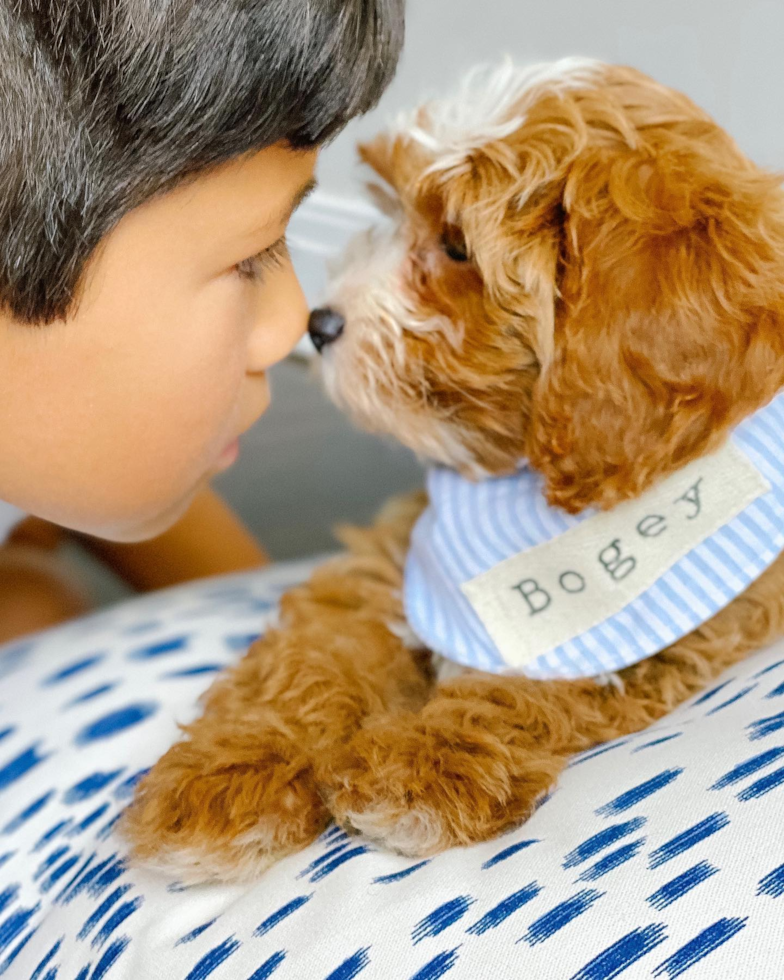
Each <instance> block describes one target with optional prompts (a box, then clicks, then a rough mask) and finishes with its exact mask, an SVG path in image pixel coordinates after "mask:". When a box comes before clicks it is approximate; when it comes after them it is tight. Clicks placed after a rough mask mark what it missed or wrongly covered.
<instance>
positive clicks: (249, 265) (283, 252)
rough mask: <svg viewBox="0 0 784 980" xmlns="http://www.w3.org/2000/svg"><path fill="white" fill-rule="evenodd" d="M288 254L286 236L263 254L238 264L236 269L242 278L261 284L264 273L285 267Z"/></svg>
mask: <svg viewBox="0 0 784 980" xmlns="http://www.w3.org/2000/svg"><path fill="white" fill-rule="evenodd" d="M288 254H289V250H288V245H287V244H286V237H285V235H284V236H283V237H282V238H279V239H278V240H277V241H276V242H275V244H274V245H270V247H269V248H265V249H264V251H263V252H258V253H257V254H256V255H251V256H250V258H247V259H243V260H242V262H238V263H237V265H236V267H235V268H236V270H237V273H238V274H239V276H240V278H242V279H250V280H251V281H253V282H261V281H262V280H263V279H264V273H265V272H269V271H271V270H272V269H277V268H279V267H280V266H281V265H283V263H284V262H285V260H286V259H287V258H288Z"/></svg>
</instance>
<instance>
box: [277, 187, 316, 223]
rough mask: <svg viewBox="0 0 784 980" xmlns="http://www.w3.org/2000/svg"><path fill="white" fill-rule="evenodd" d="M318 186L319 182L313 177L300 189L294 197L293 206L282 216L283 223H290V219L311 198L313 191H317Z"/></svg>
mask: <svg viewBox="0 0 784 980" xmlns="http://www.w3.org/2000/svg"><path fill="white" fill-rule="evenodd" d="M317 186H318V181H317V180H316V178H315V177H311V178H310V180H309V181H308V182H307V183H305V184H303V185H302V187H300V189H299V190H298V191H297V193H296V194H295V195H294V200H293V201H292V202H291V206H290V207H289V208H288V210H287V211H285V212H283V213H282V214H281V216H280V220H281V222H282V223H286V222H288V220H289V218H290V217H291V216H292V214H294V212H295V211H296V210H297V208H298V207H299V206H300V204H302V203H303V201H304V200H305V199H306V198H307V197H310V195H311V194H312V193H313V191H314V190H315V189H316V187H317Z"/></svg>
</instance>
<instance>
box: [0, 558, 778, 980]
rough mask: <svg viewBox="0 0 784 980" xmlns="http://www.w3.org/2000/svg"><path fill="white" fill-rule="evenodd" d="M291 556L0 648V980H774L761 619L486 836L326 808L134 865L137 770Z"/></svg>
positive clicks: (771, 681)
mask: <svg viewBox="0 0 784 980" xmlns="http://www.w3.org/2000/svg"><path fill="white" fill-rule="evenodd" d="M307 571H308V569H307V568H306V567H305V566H304V565H300V566H294V567H292V566H289V567H277V568H273V569H270V570H265V571H262V572H260V573H253V574H250V575H247V576H239V577H237V578H234V579H230V580H225V581H211V582H202V583H198V584H194V585H193V586H187V587H185V588H182V589H177V590H173V591H171V592H168V593H163V594H158V595H154V596H149V597H144V598H141V599H137V600H133V601H132V602H129V603H126V604H123V605H122V606H120V607H118V608H117V609H115V610H112V611H109V612H108V613H105V614H102V615H100V616H96V617H92V618H90V619H87V620H85V621H83V622H80V623H75V624H72V625H69V626H66V627H64V628H61V629H58V630H53V631H52V632H49V633H46V634H43V635H42V636H40V637H36V638H33V639H32V640H31V641H29V642H25V643H23V644H16V645H14V646H9V647H5V648H0V978H2V980H442V978H443V980H513V978H514V980H615V978H618V980H681V978H682V980H782V977H783V976H784V967H783V966H782V964H784V927H783V926H782V923H784V836H783V835H782V828H784V642H781V643H778V644H777V645H775V646H774V647H772V648H770V649H769V650H765V651H761V652H760V653H758V654H756V655H755V656H753V657H750V658H749V659H748V660H747V661H746V662H745V663H743V664H739V665H738V666H737V667H736V668H734V669H733V671H731V672H730V673H729V674H728V675H726V676H725V677H723V678H721V679H720V680H718V681H717V682H716V683H715V684H714V685H713V686H712V687H711V689H710V690H707V691H705V692H704V693H703V694H701V695H700V696H699V697H697V698H695V699H694V700H692V701H691V702H690V703H688V704H685V705H683V706H682V707H681V708H679V709H678V710H677V711H676V712H674V713H673V714H671V715H670V716H669V717H667V718H664V719H662V721H661V722H659V723H657V724H656V725H654V726H653V727H652V728H651V729H649V730H648V731H645V732H640V733H638V734H637V735H635V736H631V737H628V738H622V739H619V740H618V741H615V742H611V743H608V744H607V745H603V746H601V747H598V748H596V749H593V750H590V751H587V752H585V753H583V754H582V755H580V756H577V757H576V758H575V759H574V760H572V763H571V765H570V767H569V768H568V770H567V771H566V772H565V773H564V774H563V776H562V778H561V780H560V781H559V784H558V787H557V788H556V789H555V791H554V792H553V793H552V795H551V796H550V797H549V798H548V799H547V800H546V801H545V802H544V803H543V804H542V806H541V807H540V808H539V809H538V810H537V812H536V813H535V814H534V815H533V816H532V817H531V819H530V820H529V821H528V822H527V823H526V824H524V825H523V826H522V827H519V828H517V829H516V830H514V831H512V832H511V833H509V834H507V835H506V836H504V837H503V838H501V839H499V840H493V841H489V842H487V843H486V844H481V845H477V846H475V847H466V848H455V849H454V850H451V851H448V852H446V853H445V854H441V855H439V856H438V857H435V858H433V859H431V860H416V859H411V858H405V857H400V856H399V855H395V854H391V853H389V852H388V851H385V850H384V849H383V848H380V847H379V846H377V845H375V844H373V843H372V842H371V841H368V840H365V839H363V838H362V837H357V836H348V835H346V834H345V833H343V832H342V831H341V830H339V829H338V828H337V827H330V828H329V829H327V830H326V831H325V832H324V834H323V835H322V836H321V838H320V839H319V840H318V841H316V842H314V844H313V845H312V846H311V847H309V848H307V849H306V850H304V851H302V852H301V853H299V854H294V855H291V856H290V857H288V858H286V859H285V860H283V861H281V862H280V863H279V864H277V865H275V866H274V867H272V868H271V869H270V870H269V871H268V872H267V873H266V874H265V875H264V876H263V877H262V878H261V879H260V880H259V881H257V882H253V883H251V884H247V885H242V886H221V885H210V886H205V887H200V888H184V887H183V886H182V885H180V884H178V883H176V882H172V881H170V880H168V879H166V878H164V877H162V876H160V875H157V874H153V873H150V872H148V871H144V870H141V869H138V868H134V867H133V866H131V865H130V864H129V862H128V861H127V858H126V854H125V845H124V843H123V841H122V840H120V839H118V837H117V836H116V834H115V832H114V828H115V825H116V823H117V820H118V818H119V815H120V814H121V812H122V810H123V808H124V807H125V806H126V805H127V803H128V801H129V799H130V796H131V794H132V792H133V786H134V784H135V782H136V781H137V779H138V778H139V776H140V774H141V773H142V772H144V771H145V770H146V769H147V767H149V766H150V765H152V763H153V762H154V761H155V760H156V759H157V758H158V757H159V756H160V755H161V754H162V753H163V752H164V751H165V750H166V748H167V747H168V746H169V745H170V744H171V743H172V742H173V741H174V740H175V739H176V738H178V737H179V735H180V733H179V731H178V729H177V722H182V723H186V722H188V721H190V720H191V719H192V718H193V717H194V714H195V713H196V712H197V711H198V704H197V700H198V697H199V695H200V694H201V693H202V692H203V691H204V690H205V688H206V687H207V686H208V685H209V683H210V682H211V681H212V680H213V678H214V676H215V672H216V671H217V670H219V669H220V668H221V667H223V666H225V665H227V664H229V663H231V662H233V661H235V660H236V659H237V658H238V657H240V656H242V653H243V651H244V649H245V647H246V646H247V645H248V643H249V642H250V640H251V639H252V637H253V636H254V635H255V634H256V633H257V632H258V631H259V630H260V629H263V627H264V625H265V622H267V621H268V620H269V619H270V617H272V616H274V610H275V604H276V601H277V598H278V596H279V595H280V593H281V591H282V590H284V589H285V588H287V587H289V586H291V585H292V584H293V583H295V582H297V581H299V580H300V579H301V578H302V577H303V576H304V575H305V574H306V573H307Z"/></svg>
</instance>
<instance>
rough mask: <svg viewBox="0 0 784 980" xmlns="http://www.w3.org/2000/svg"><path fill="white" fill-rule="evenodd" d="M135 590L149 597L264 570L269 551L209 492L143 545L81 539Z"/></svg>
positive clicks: (218, 498) (201, 494) (199, 496)
mask: <svg viewBox="0 0 784 980" xmlns="http://www.w3.org/2000/svg"><path fill="white" fill-rule="evenodd" d="M80 540H81V541H82V543H83V544H84V546H85V547H86V548H87V549H88V551H90V552H92V553H93V554H94V555H96V557H98V558H100V559H101V560H102V561H104V562H105V563H106V564H107V565H109V566H110V567H111V568H112V570H113V571H114V572H115V573H116V574H117V575H119V576H120V578H122V579H124V580H125V581H126V582H127V583H128V584H129V585H131V586H132V587H133V588H135V589H138V590H139V591H142V592H146V591H148V590H150V589H160V588H164V587H165V586H167V585H176V584H178V583H179V582H187V581H189V580H190V579H194V578H205V577H206V576H208V575H222V574H224V573H228V572H239V571H245V570H246V569H249V568H258V567H259V566H261V565H266V564H267V563H268V562H269V557H268V555H267V554H266V552H265V551H264V549H263V548H262V547H261V546H260V545H259V544H258V543H257V542H256V540H255V539H254V537H253V535H252V534H251V533H250V531H249V530H248V529H247V528H246V527H245V526H244V524H243V523H242V522H241V521H240V519H239V518H238V517H237V516H236V515H235V514H234V513H233V512H232V510H231V509H230V508H229V507H228V505H227V504H225V503H224V502H223V500H221V498H220V497H219V496H218V494H217V493H215V492H214V491H213V490H211V489H209V488H207V489H204V490H202V491H201V492H200V493H199V494H198V495H197V496H196V497H195V498H194V501H193V503H192V504H191V506H190V508H189V509H188V511H187V512H186V514H185V515H184V516H183V517H181V518H180V520H179V521H178V522H177V523H176V524H175V525H174V527H172V528H170V529H169V530H168V531H166V532H165V533H164V534H162V535H160V536H159V537H157V538H154V539H153V540H152V541H143V542H140V543H138V544H116V543H114V542H112V541H100V540H98V539H97V538H81V539H80Z"/></svg>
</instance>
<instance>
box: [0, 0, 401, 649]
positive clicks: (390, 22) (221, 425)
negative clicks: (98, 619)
mask: <svg viewBox="0 0 784 980" xmlns="http://www.w3.org/2000/svg"><path fill="white" fill-rule="evenodd" d="M403 2H404V0H88V2H85V3H74V2H73V0H0V50H1V51H2V58H0V93H2V100H3V118H2V122H1V123H0V125H2V127H3V130H2V133H0V296H1V297H2V299H3V309H2V311H0V501H3V502H4V506H2V507H0V534H2V533H3V530H4V529H3V527H2V525H3V521H5V531H7V530H8V529H9V527H10V526H11V525H13V523H14V522H15V521H16V520H17V519H18V516H19V514H20V513H28V514H33V515H36V516H37V517H39V518H43V519H45V520H46V521H49V522H52V523H54V524H56V525H59V526H62V527H66V528H70V529H72V530H74V531H76V532H79V533H81V534H83V535H91V536H97V537H98V538H102V539H108V540H109V541H112V542H135V541H143V540H147V539H149V538H152V537H154V536H157V535H160V534H161V533H162V532H164V531H166V530H167V529H169V528H172V526H174V529H173V531H171V532H169V538H168V539H159V540H168V541H169V544H168V545H167V560H170V561H171V563H172V565H173V567H179V572H178V575H181V574H182V569H183V566H184V567H186V568H187V566H188V563H189V559H188V558H187V556H188V554H190V553H193V545H194V540H198V535H199V533H201V532H200V531H198V530H197V531H195V532H194V528H196V529H203V528H204V524H205V522H204V520H203V519H197V518H198V515H202V516H203V515H205V514H207V515H212V518H214V521H211V522H210V523H213V524H214V525H215V526H216V527H218V528H219V529H220V531H219V537H220V538H221V541H222V543H224V544H225V543H227V542H228V543H234V544H236V547H235V548H231V549H229V550H230V551H231V552H232V553H234V554H236V556H237V557H236V567H244V566H246V565H247V564H249V563H251V564H252V563H253V559H254V558H255V557H258V558H259V560H260V559H261V557H262V553H261V552H260V551H258V550H257V549H256V550H254V549H255V546H254V545H253V544H252V543H251V542H250V541H249V539H248V538H247V536H246V534H245V532H244V531H243V530H242V529H241V527H240V526H239V525H238V524H237V523H236V521H234V519H233V518H231V516H230V515H229V514H227V512H226V511H225V509H224V508H223V507H222V506H221V505H220V503H219V502H218V501H217V500H216V499H215V498H214V497H211V496H210V494H209V491H206V490H205V487H206V483H207V481H208V480H209V478H210V476H211V475H212V474H214V473H215V472H216V471H218V470H221V469H223V468H225V467H226V466H230V465H231V463H232V462H233V461H234V460H235V458H236V456H237V453H238V442H237V440H238V438H239V436H240V435H241V434H242V433H243V432H244V431H245V430H246V429H248V428H249V427H250V426H251V425H252V424H253V423H254V422H255V421H256V419H258V418H259V416H260V415H262V414H263V412H264V411H265V409H266V408H267V405H268V403H269V390H268V385H267V371H268V370H269V368H270V367H271V366H272V365H273V364H275V363H276V362H277V361H279V360H281V359H282V358H284V357H285V356H286V355H287V354H288V353H289V351H290V350H291V349H292V347H293V346H294V345H295V344H296V342H297V340H298V339H299V337H300V336H301V334H302V332H303V331H304V329H305V324H306V319H307V311H306V307H305V302H304V299H303V296H302V293H301V291H300V287H299V284H298V282H297V280H296V277H295V275H294V272H293V270H292V267H291V263H290V261H289V258H288V255H287V252H286V246H285V230H286V225H287V222H288V220H289V218H290V216H291V213H292V211H293V210H294V208H295V207H296V206H297V204H298V203H299V202H300V201H301V200H302V199H303V198H304V196H305V195H306V194H307V193H308V192H309V191H310V190H311V189H312V187H313V183H314V181H313V170H314V166H315V162H316V156H317V152H318V148H319V147H320V146H321V145H322V144H323V143H324V142H325V141H326V140H328V139H329V138H331V137H332V136H333V135H335V134H336V133H337V132H338V131H339V130H340V129H341V128H342V127H343V126H344V125H345V124H346V122H347V121H348V120H349V119H351V118H352V117H354V116H356V115H358V114H360V113H362V112H365V111H367V110H368V109H369V108H370V107H372V106H373V105H374V104H375V103H376V101H377V100H378V98H379V97H380V95H381V93H382V92H383V90H384V89H385V87H386V85H387V84H388V82H389V81H390V79H391V77H392V75H393V73H394V68H395V65H396V61H397V58H398V55H399V52H400V48H401V45H402V36H403V9H402V8H403ZM191 507H193V508H195V510H192V511H191V513H190V514H189V513H188V512H189V508H191ZM11 508H15V509H16V510H14V509H11ZM178 522H182V523H178ZM194 534H195V538H194ZM19 547H20V545H19V544H17V545H15V546H14V548H16V549H17V550H16V551H14V554H15V555H16V556H17V561H18V555H19V551H18V548H19ZM24 547H25V548H27V549H29V547H30V544H29V542H28V543H26V544H24ZM10 550H11V551H13V550H14V549H13V548H12V549H10ZM202 551H203V549H202ZM120 553H121V549H120V550H118V549H114V551H113V550H112V548H111V546H107V549H106V550H105V551H104V554H105V555H107V556H108V557H109V559H110V560H111V559H112V557H113V556H116V555H118V554H120ZM129 553H132V552H129ZM178 553H179V554H178ZM207 553H208V554H209V553H210V552H209V548H207ZM143 554H144V552H143V551H142V555H143ZM214 554H215V561H214V562H212V559H211V558H209V557H208V558H207V559H206V561H205V560H204V559H201V560H200V561H198V562H197V565H198V571H199V574H207V573H209V572H210V571H216V572H217V571H225V570H228V568H230V567H231V566H232V560H231V558H229V559H228V560H227V559H226V548H225V547H224V548H221V547H220V546H219V547H217V548H216V549H214ZM152 555H155V552H154V549H153V552H152ZM23 564H24V562H23ZM33 564H34V565H35V561H34V562H33ZM137 564H138V554H137ZM142 565H144V561H143V560H142ZM17 572H18V568H17ZM4 575H5V577H4ZM25 575H27V578H25ZM41 575H43V578H42V577H41ZM36 576H38V577H37V578H36ZM142 577H143V576H142ZM176 577H178V576H177V575H173V576H172V578H176ZM14 581H16V582H22V583H23V584H22V588H21V592H20V595H19V596H16V595H15V594H14V589H13V588H12V585H13V582H14ZM46 581H47V579H46V573H45V571H44V570H43V569H42V568H40V567H39V568H38V570H37V571H35V570H33V575H32V579H30V577H29V569H28V572H26V573H24V574H22V575H21V578H20V577H19V575H18V574H17V578H16V579H14V575H13V572H11V573H10V577H9V573H8V572H5V573H4V572H3V571H2V564H1V563H0V589H4V590H5V594H6V596H13V598H14V602H15V604H16V605H15V608H17V609H18V608H20V606H19V604H18V603H19V602H20V601H22V597H23V595H24V594H25V593H27V594H28V596H32V597H33V598H35V597H36V596H37V597H38V598H39V599H40V597H41V596H42V595H44V594H45V592H46V589H47V588H49V587H51V589H53V593H52V595H53V597H54V605H53V606H52V607H49V606H47V608H49V612H48V613H46V614H43V616H42V617H40V616H39V619H41V618H42V619H43V621H41V622H39V623H38V624H33V625H48V622H50V621H52V619H53V618H54V619H56V618H58V617H57V615H54V617H53V616H52V612H51V609H52V608H54V609H56V608H57V603H58V601H59V599H60V598H62V600H63V606H62V615H70V614H71V613H72V612H74V611H77V610H78V606H79V600H78V597H76V596H74V594H73V590H72V589H70V588H69V587H68V586H64V585H63V583H62V582H60V581H59V580H57V579H56V578H55V577H54V576H50V578H49V580H48V583H49V584H48V585H47V584H45V583H46ZM31 582H33V583H34V584H33V585H31ZM25 583H26V584H25ZM156 584H163V583H162V582H160V581H159V582H157V583H156ZM61 586H62V588H63V592H62V594H61V595H59V596H58V589H60V588H61ZM9 601H10V600H9ZM36 601H37V600H36ZM73 603H76V605H73ZM34 604H35V603H34ZM2 616H3V611H2V604H0V632H2ZM33 618H35V616H34V617H33Z"/></svg>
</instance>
